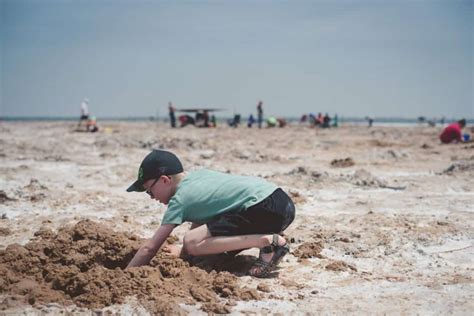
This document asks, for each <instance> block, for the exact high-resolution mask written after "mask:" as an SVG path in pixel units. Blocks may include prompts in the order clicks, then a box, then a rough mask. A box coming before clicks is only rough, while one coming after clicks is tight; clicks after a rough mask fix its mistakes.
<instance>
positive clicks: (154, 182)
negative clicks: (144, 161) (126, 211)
mask: <svg viewBox="0 0 474 316" xmlns="http://www.w3.org/2000/svg"><path fill="white" fill-rule="evenodd" d="M143 187H144V188H145V190H146V191H145V192H146V193H148V195H149V196H150V198H152V199H153V200H157V201H158V202H160V203H163V204H168V203H169V201H170V199H171V197H172V196H173V194H174V191H175V188H174V183H173V181H171V178H170V177H168V176H161V177H160V178H158V179H150V180H147V181H145V183H144V184H143Z"/></svg>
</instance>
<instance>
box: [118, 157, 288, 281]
mask: <svg viewBox="0 0 474 316" xmlns="http://www.w3.org/2000/svg"><path fill="white" fill-rule="evenodd" d="M127 191H128V192H132V191H136V192H143V191H145V192H146V193H148V194H149V195H150V197H151V198H152V199H154V200H157V201H158V202H161V203H163V204H166V205H168V209H167V210H166V212H165V214H164V216H163V220H162V222H161V226H160V227H159V228H158V230H157V231H156V233H155V234H154V235H153V237H152V238H151V239H149V240H148V241H147V242H145V244H144V245H142V246H141V248H140V249H139V250H138V252H137V253H136V254H135V256H134V257H133V259H132V260H131V261H130V263H129V264H128V266H127V267H135V266H140V265H145V264H148V263H149V262H150V260H151V259H152V258H153V257H154V256H155V254H156V252H157V251H158V250H159V249H160V247H161V246H162V245H163V243H164V241H165V240H166V238H167V237H168V236H169V235H170V234H171V232H172V231H173V229H174V228H175V227H176V226H178V225H180V224H182V223H183V222H186V221H188V222H192V225H191V229H190V230H189V231H188V232H187V233H186V234H185V236H184V239H183V248H182V249H181V250H180V249H178V248H176V247H174V248H173V247H171V248H169V249H168V251H170V252H171V253H172V254H174V255H182V254H188V255H192V256H201V255H209V254H217V253H223V252H238V251H239V250H243V249H247V248H253V247H257V248H260V254H259V257H258V259H257V260H256V261H255V263H254V265H253V266H252V268H251V269H250V270H249V272H248V273H249V274H250V275H252V276H255V277H265V276H267V275H268V274H269V273H270V272H271V271H272V270H273V269H274V268H275V267H276V266H277V265H278V263H279V262H280V261H281V259H282V258H283V256H285V255H286V254H287V253H288V252H289V246H288V245H287V243H286V241H285V239H284V238H283V237H282V236H280V234H281V233H282V232H283V231H284V230H285V229H286V228H287V227H288V226H289V225H290V224H291V222H293V219H294V218H295V207H294V204H293V202H292V201H291V199H290V198H289V197H288V195H287V194H286V193H285V192H283V191H282V190H281V189H280V188H278V187H277V186H276V185H274V184H272V183H269V182H267V181H265V180H263V179H260V178H253V177H243V176H234V175H229V174H224V173H220V172H216V171H211V170H206V169H203V170H198V171H193V172H190V173H188V174H185V173H184V171H183V166H182V165H181V162H180V161H179V159H178V157H176V156H175V155H174V154H173V153H171V152H168V151H163V150H153V151H152V152H151V153H149V154H148V155H147V156H146V157H145V159H144V160H143V161H142V163H141V165H140V168H139V170H138V180H137V181H135V182H134V183H133V184H132V185H131V186H130V187H129V188H128V189H127Z"/></svg>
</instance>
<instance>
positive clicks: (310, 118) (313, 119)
mask: <svg viewBox="0 0 474 316" xmlns="http://www.w3.org/2000/svg"><path fill="white" fill-rule="evenodd" d="M317 120H318V119H317V118H316V115H314V113H309V116H308V121H309V125H310V126H311V127H314V126H316V125H317Z"/></svg>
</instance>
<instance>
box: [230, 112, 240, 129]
mask: <svg viewBox="0 0 474 316" xmlns="http://www.w3.org/2000/svg"><path fill="white" fill-rule="evenodd" d="M240 118H241V117H240V114H235V115H234V118H233V119H230V120H227V124H229V126H230V127H234V128H237V127H238V126H239V125H240Z"/></svg>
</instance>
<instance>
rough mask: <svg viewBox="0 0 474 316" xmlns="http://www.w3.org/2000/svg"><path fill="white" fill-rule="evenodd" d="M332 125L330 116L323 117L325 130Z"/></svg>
mask: <svg viewBox="0 0 474 316" xmlns="http://www.w3.org/2000/svg"><path fill="white" fill-rule="evenodd" d="M330 124H331V118H330V117H329V114H327V113H326V114H325V115H324V117H323V128H329V127H330Z"/></svg>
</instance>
